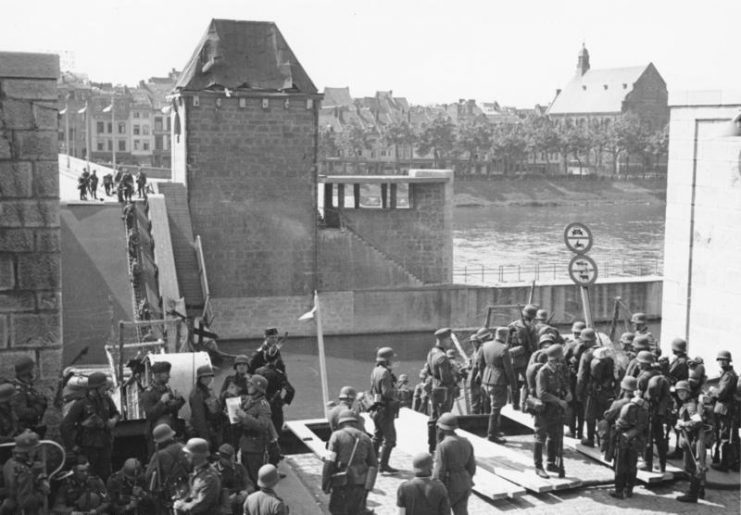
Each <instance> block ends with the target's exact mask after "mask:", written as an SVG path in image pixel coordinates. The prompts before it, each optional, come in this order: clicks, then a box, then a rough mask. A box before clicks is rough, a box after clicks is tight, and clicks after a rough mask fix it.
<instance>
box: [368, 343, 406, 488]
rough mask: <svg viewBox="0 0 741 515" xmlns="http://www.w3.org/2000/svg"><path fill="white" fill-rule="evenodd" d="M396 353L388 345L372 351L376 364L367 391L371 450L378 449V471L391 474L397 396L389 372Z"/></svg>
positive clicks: (397, 403) (397, 409) (394, 379)
mask: <svg viewBox="0 0 741 515" xmlns="http://www.w3.org/2000/svg"><path fill="white" fill-rule="evenodd" d="M394 356H396V354H394V350H393V349H392V348H391V347H382V348H380V349H378V352H377V353H376V366H375V368H374V369H373V372H372V373H371V378H370V383H371V384H370V393H371V395H372V396H373V406H372V407H371V409H370V414H371V418H372V419H373V424H374V425H375V431H374V432H373V449H374V450H378V451H377V452H380V454H381V459H380V462H381V463H380V468H381V472H386V473H389V474H394V473H396V472H397V470H396V469H395V468H393V467H392V466H390V465H389V458H390V457H391V450H392V449H393V448H394V447H396V427H395V426H394V419H395V418H396V416H397V414H398V413H399V399H398V393H397V391H396V378H395V377H394V374H393V373H392V372H391V364H392V360H393V358H394Z"/></svg>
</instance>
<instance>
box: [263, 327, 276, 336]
mask: <svg viewBox="0 0 741 515" xmlns="http://www.w3.org/2000/svg"><path fill="white" fill-rule="evenodd" d="M268 336H278V329H276V328H275V327H268V328H267V329H265V338H267V337H268Z"/></svg>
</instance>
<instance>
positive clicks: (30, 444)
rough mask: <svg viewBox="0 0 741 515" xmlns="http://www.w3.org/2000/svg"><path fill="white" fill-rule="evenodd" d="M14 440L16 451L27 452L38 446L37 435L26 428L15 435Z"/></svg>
mask: <svg viewBox="0 0 741 515" xmlns="http://www.w3.org/2000/svg"><path fill="white" fill-rule="evenodd" d="M14 441H15V450H16V451H19V452H28V451H30V450H32V449H35V448H36V447H38V446H39V435H37V434H36V433H34V432H33V431H29V430H28V429H27V430H25V431H24V432H23V433H21V434H19V435H18V436H16V437H15V440H14Z"/></svg>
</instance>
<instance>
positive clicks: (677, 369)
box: [667, 354, 690, 385]
mask: <svg viewBox="0 0 741 515" xmlns="http://www.w3.org/2000/svg"><path fill="white" fill-rule="evenodd" d="M689 377H690V367H689V358H687V355H686V354H678V355H677V356H676V358H675V359H674V361H672V362H671V363H670V364H669V375H668V376H667V379H669V381H670V382H671V384H672V385H675V384H677V382H678V381H686V380H687V379H689Z"/></svg>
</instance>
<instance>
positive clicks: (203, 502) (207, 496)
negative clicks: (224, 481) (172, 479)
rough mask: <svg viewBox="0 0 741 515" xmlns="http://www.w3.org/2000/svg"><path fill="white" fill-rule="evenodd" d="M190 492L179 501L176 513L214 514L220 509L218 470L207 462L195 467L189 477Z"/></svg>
mask: <svg viewBox="0 0 741 515" xmlns="http://www.w3.org/2000/svg"><path fill="white" fill-rule="evenodd" d="M188 486H189V490H188V494H187V495H186V496H185V498H184V499H181V503H178V506H179V507H178V508H176V510H175V513H178V514H181V513H187V514H190V515H202V514H209V515H213V514H215V513H218V511H219V501H220V499H221V480H220V479H219V475H218V474H217V473H216V471H215V470H214V469H213V468H211V466H210V465H209V464H208V462H206V463H202V464H201V465H198V466H197V467H195V468H194V470H193V472H191V473H190V476H189V477H188Z"/></svg>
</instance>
